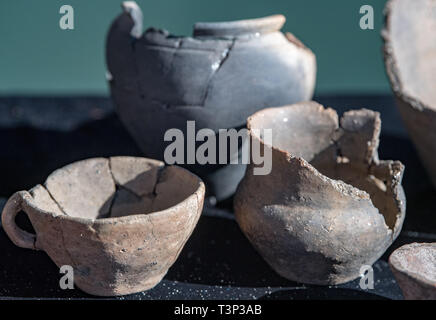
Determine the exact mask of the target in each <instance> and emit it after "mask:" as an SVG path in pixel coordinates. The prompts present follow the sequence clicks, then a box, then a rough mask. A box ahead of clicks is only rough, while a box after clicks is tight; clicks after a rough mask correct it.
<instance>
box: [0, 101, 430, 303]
mask: <svg viewBox="0 0 436 320" xmlns="http://www.w3.org/2000/svg"><path fill="white" fill-rule="evenodd" d="M315 100H317V101H319V102H320V103H322V104H324V105H325V106H329V107H332V108H334V109H336V110H337V111H338V113H339V114H342V113H343V112H344V111H346V110H349V109H358V108H368V109H373V110H377V111H379V112H380V113H381V118H382V134H381V141H380V147H379V154H380V158H381V159H393V160H400V161H402V162H403V163H404V164H405V165H406V171H405V174H404V178H403V186H404V189H405V192H406V195H407V216H406V220H405V223H404V227H403V231H402V233H401V235H400V236H399V238H398V239H397V240H396V241H395V243H394V244H393V245H392V246H391V248H389V250H388V251H387V252H386V253H385V254H384V255H383V257H382V258H381V259H380V260H379V261H377V262H376V263H375V265H374V279H375V284H374V289H372V290H362V289H360V286H359V279H357V280H355V281H352V282H350V283H347V284H344V285H340V286H331V287H324V286H310V285H302V284H299V283H295V282H291V281H288V280H286V279H284V278H281V277H280V276H278V275H276V274H275V273H274V272H273V271H272V270H271V269H270V268H269V267H268V265H267V264H266V263H265V262H264V261H263V260H262V258H261V257H260V256H259V255H258V254H257V252H256V251H255V250H254V249H253V248H252V247H251V245H250V243H249V242H248V241H247V239H246V238H245V237H244V235H243V234H242V233H241V232H240V230H239V228H238V225H237V224H236V222H235V220H234V219H233V215H232V213H231V200H229V201H226V202H224V203H221V204H219V205H218V207H215V208H206V209H205V210H204V213H203V216H202V217H201V219H200V221H199V223H198V225H197V227H196V229H195V230H194V233H193V235H192V236H191V238H190V239H189V240H188V242H187V244H186V246H185V247H184V249H183V251H182V253H181V254H180V257H179V258H178V260H177V261H176V263H175V264H174V265H173V266H172V267H171V268H170V270H169V272H168V274H167V275H166V276H165V278H164V280H163V281H162V282H161V283H160V284H158V285H157V286H156V287H155V288H153V289H151V290H148V291H146V292H143V293H138V294H133V295H129V296H124V297H118V298H117V299H402V294H401V291H400V289H399V287H398V286H397V284H396V282H395V280H394V278H393V276H392V273H391V271H390V269H389V266H388V264H387V259H388V257H389V254H390V253H391V252H392V251H393V250H394V249H395V248H398V247H399V246H401V245H403V244H406V243H410V242H435V241H436V201H435V200H436V191H435V189H434V188H433V187H432V186H431V184H430V182H429V179H428V177H427V175H426V172H425V170H424V169H423V167H422V165H421V163H420V161H419V159H418V157H417V154H416V151H415V149H414V147H413V145H412V144H411V142H410V140H409V138H408V136H407V133H406V132H405V130H404V128H403V125H402V123H401V119H400V117H399V114H398V112H397V110H396V108H395V104H394V100H393V98H392V97H391V96H355V95H348V96H346V95H337V96H333V95H332V96H319V97H316V98H315ZM0 145H1V146H2V148H0V168H1V170H0V178H1V179H0V181H1V183H0V207H1V206H3V204H4V201H5V200H6V199H7V198H8V197H9V196H10V195H11V194H12V193H14V192H15V191H18V190H24V189H29V188H31V187H32V186H34V185H35V184H38V183H41V182H43V181H45V178H46V177H47V176H48V174H50V173H51V172H52V171H53V170H55V169H57V168H59V167H62V166H64V165H66V164H68V163H71V162H74V161H77V160H81V159H86V158H90V157H97V156H105V157H108V156H114V155H132V156H140V155H141V153H140V151H139V150H138V148H137V147H136V145H135V144H134V142H133V140H132V139H131V138H130V136H129V135H128V133H127V132H126V130H125V129H124V128H123V126H122V124H121V123H120V121H119V120H118V118H117V116H116V114H115V113H114V108H113V106H112V103H111V102H110V100H109V99H108V98H105V97H58V98H53V97H38V98H35V97H2V98H0ZM17 220H18V223H19V224H20V225H21V226H22V227H23V228H25V229H29V230H30V229H31V225H30V223H29V221H28V220H27V218H26V217H25V216H24V215H19V216H18V219H17ZM0 252H1V255H0V299H2V298H6V299H8V298H24V299H29V298H31V299H47V298H53V299H90V298H92V299H95V297H92V296H90V295H87V294H85V293H83V292H82V291H80V290H78V289H73V290H61V289H60V287H59V279H60V277H61V276H62V275H61V274H59V269H58V268H57V267H56V265H55V264H54V263H53V262H52V261H51V260H50V259H49V257H48V256H47V255H46V254H45V253H44V252H40V251H31V250H26V249H21V248H18V247H16V246H14V245H13V244H12V242H11V241H10V240H9V239H8V238H7V236H6V234H5V233H4V232H3V230H0Z"/></svg>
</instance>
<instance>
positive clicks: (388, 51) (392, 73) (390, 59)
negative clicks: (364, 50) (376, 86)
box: [381, 0, 436, 113]
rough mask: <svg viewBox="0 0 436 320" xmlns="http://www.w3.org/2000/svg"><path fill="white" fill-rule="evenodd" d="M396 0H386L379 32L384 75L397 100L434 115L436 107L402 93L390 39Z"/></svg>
mask: <svg viewBox="0 0 436 320" xmlns="http://www.w3.org/2000/svg"><path fill="white" fill-rule="evenodd" d="M396 1H398V0H388V2H387V3H386V6H385V9H384V19H385V23H384V27H383V29H382V31H381V38H382V40H383V56H384V62H385V67H386V73H387V75H388V78H389V82H390V85H391V88H392V91H393V92H394V93H395V95H396V96H397V98H399V99H401V100H402V101H404V102H405V103H406V104H407V105H408V106H410V107H411V108H412V109H413V110H416V111H419V112H431V113H436V105H435V106H434V107H432V106H430V105H427V104H426V103H424V102H423V101H422V100H421V99H420V98H419V97H417V96H416V95H412V94H407V93H406V92H405V91H404V84H403V82H402V80H401V77H400V72H399V67H398V63H397V61H396V60H395V56H394V51H393V47H392V39H391V20H390V17H391V13H392V11H393V6H394V3H395V2H396Z"/></svg>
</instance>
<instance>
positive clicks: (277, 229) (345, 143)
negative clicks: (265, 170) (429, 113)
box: [235, 102, 406, 285]
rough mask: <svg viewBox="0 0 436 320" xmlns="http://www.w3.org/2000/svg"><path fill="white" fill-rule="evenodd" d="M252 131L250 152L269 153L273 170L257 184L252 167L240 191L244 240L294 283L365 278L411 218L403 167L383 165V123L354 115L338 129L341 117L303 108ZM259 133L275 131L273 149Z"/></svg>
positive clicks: (262, 120)
mask: <svg viewBox="0 0 436 320" xmlns="http://www.w3.org/2000/svg"><path fill="white" fill-rule="evenodd" d="M248 128H249V131H250V137H251V140H252V142H254V141H259V142H260V144H261V148H267V149H271V153H272V170H271V173H270V174H268V175H254V172H253V169H254V168H255V167H256V165H254V164H250V165H249V166H248V167H247V171H246V173H245V177H244V179H243V180H242V182H241V183H240V184H239V187H238V190H237V193H236V196H235V214H236V219H237V221H238V223H239V226H240V227H241V229H242V231H243V232H244V233H245V235H246V236H247V238H248V239H249V240H250V241H251V243H252V244H253V245H254V247H255V248H256V249H257V250H258V252H259V253H260V254H261V255H262V256H263V258H264V259H265V260H266V261H267V263H268V264H269V265H270V266H271V267H272V268H273V269H274V270H275V271H276V272H277V273H278V274H280V275H281V276H283V277H285V278H287V279H290V280H293V281H298V282H303V283H310V284H321V285H328V284H339V283H344V282H347V281H350V280H353V279H355V278H357V277H359V275H360V269H361V267H362V266H365V265H372V264H373V263H374V262H375V261H376V260H377V259H378V258H379V257H380V256H381V255H382V254H383V253H384V252H385V250H386V249H387V248H388V247H389V246H390V245H391V243H392V242H393V241H394V240H395V238H396V237H397V236H398V234H399V232H400V230H401V227H402V224H403V220H404V217H405V208H406V202H405V197H404V192H403V189H402V187H401V179H402V175H403V170H404V167H403V165H402V164H401V163H400V162H398V161H383V160H379V159H378V154H377V148H378V143H379V134H380V128H381V121H380V117H379V114H378V113H377V112H373V111H370V110H366V109H362V110H355V111H349V112H346V113H345V114H344V116H343V117H342V118H341V120H340V123H339V120H338V116H337V114H336V112H335V111H334V110H332V109H324V107H323V106H321V105H319V104H317V103H315V102H304V103H299V104H295V105H291V106H284V107H281V108H271V109H265V110H261V111H259V112H257V113H256V114H254V115H253V116H252V117H250V118H249V119H248ZM254 129H272V146H271V145H268V144H266V143H265V142H264V138H263V137H261V136H260V135H259V133H256V132H255V131H254ZM267 149H265V150H267ZM265 153H266V154H267V152H265Z"/></svg>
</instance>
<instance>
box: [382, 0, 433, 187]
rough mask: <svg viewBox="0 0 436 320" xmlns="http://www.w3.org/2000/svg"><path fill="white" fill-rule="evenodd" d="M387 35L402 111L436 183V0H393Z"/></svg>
mask: <svg viewBox="0 0 436 320" xmlns="http://www.w3.org/2000/svg"><path fill="white" fill-rule="evenodd" d="M383 37H384V40H385V65H386V70H387V74H388V76H389V79H390V82H391V86H392V90H393V91H394V93H395V96H396V98H397V105H398V108H399V111H400V113H401V115H402V118H403V121H404V123H405V125H406V127H407V130H408V132H409V134H410V136H411V138H412V140H413V142H414V144H415V146H416V148H417V150H418V153H419V155H420V157H421V160H422V162H423V164H424V166H425V167H426V169H427V171H428V173H429V175H430V178H431V180H432V182H433V184H434V186H436V161H435V154H436V1H434V0H419V1H417V0H391V1H389V2H388V4H387V6H386V27H385V30H383Z"/></svg>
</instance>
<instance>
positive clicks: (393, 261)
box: [389, 242, 436, 289]
mask: <svg viewBox="0 0 436 320" xmlns="http://www.w3.org/2000/svg"><path fill="white" fill-rule="evenodd" d="M417 246H419V247H422V246H426V247H432V248H433V249H434V250H436V243H431V242H421V243H418V242H412V243H408V244H405V245H403V246H401V247H400V248H398V249H396V250H395V251H394V252H392V254H391V255H390V256H389V265H390V266H391V268H392V269H394V271H397V272H399V273H401V274H403V275H405V276H407V277H408V278H411V279H413V280H414V281H417V282H419V283H420V284H421V285H426V286H431V287H432V288H434V287H435V285H436V281H431V280H430V279H428V278H427V277H425V276H423V275H422V274H420V273H416V272H411V271H410V270H409V269H407V268H405V267H404V266H403V264H402V263H400V262H399V261H398V260H397V257H396V254H397V253H398V251H400V250H405V251H408V252H410V251H411V250H413V249H414V248H415V247H417ZM419 249H421V248H419ZM435 289H436V288H435Z"/></svg>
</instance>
